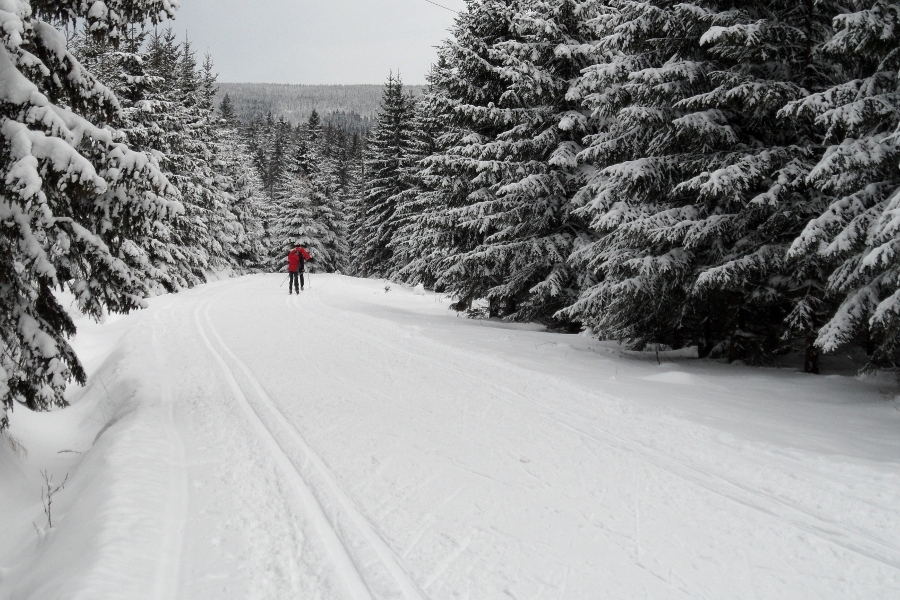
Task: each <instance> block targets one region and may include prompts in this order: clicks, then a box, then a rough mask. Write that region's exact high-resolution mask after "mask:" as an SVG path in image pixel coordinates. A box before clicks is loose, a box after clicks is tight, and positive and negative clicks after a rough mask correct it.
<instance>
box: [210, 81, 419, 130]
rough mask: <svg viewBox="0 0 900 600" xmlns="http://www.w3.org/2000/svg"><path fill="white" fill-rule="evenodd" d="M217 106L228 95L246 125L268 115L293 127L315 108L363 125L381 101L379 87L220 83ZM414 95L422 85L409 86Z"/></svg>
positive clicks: (320, 112) (380, 89)
mask: <svg viewBox="0 0 900 600" xmlns="http://www.w3.org/2000/svg"><path fill="white" fill-rule="evenodd" d="M218 86H219V94H218V99H217V102H216V104H217V105H218V102H220V101H221V99H222V97H223V96H224V95H225V94H226V93H227V94H228V95H229V96H230V97H231V100H232V101H233V102H234V109H235V113H236V114H237V116H238V118H239V119H241V120H242V121H244V122H247V121H251V120H253V119H256V118H261V117H264V116H265V115H266V114H268V113H270V112H271V113H272V114H273V115H274V116H276V117H278V116H283V117H284V119H285V120H286V121H288V122H290V123H292V124H294V125H296V124H298V123H303V122H305V121H306V120H307V119H308V118H309V115H310V113H311V112H312V110H313V109H316V111H317V112H318V113H319V114H321V115H331V114H332V113H336V114H340V113H346V115H347V117H346V118H348V119H352V116H351V115H352V113H356V114H358V115H359V116H360V117H361V121H362V122H368V121H370V120H371V119H372V118H373V117H374V116H375V113H376V112H377V110H378V105H379V103H380V102H381V91H382V86H380V85H288V84H275V83H219V84H218ZM405 89H407V90H409V91H410V92H411V93H413V94H414V95H416V96H418V95H419V94H420V93H421V92H422V89H423V88H422V86H414V85H411V86H406V88H405Z"/></svg>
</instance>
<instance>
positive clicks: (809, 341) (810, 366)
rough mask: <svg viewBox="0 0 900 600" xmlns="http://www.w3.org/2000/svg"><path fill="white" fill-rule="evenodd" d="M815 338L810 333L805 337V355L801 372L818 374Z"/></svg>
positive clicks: (817, 354)
mask: <svg viewBox="0 0 900 600" xmlns="http://www.w3.org/2000/svg"><path fill="white" fill-rule="evenodd" d="M815 342H816V336H815V335H813V334H812V333H808V334H807V335H806V353H805V355H804V357H803V372H804V373H812V374H813V375H818V374H819V351H818V350H816V345H815Z"/></svg>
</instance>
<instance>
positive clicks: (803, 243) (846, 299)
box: [784, 0, 900, 369]
mask: <svg viewBox="0 0 900 600" xmlns="http://www.w3.org/2000/svg"><path fill="white" fill-rule="evenodd" d="M834 26H835V33H834V35H833V36H832V37H831V38H830V39H828V40H827V41H825V42H824V43H823V44H822V45H821V50H822V52H824V54H825V55H826V56H828V57H830V58H832V59H833V60H835V61H837V62H838V63H840V65H841V66H842V67H843V69H844V71H843V73H842V75H843V77H842V79H841V80H840V81H839V82H837V83H836V84H835V85H834V86H832V87H830V88H828V89H827V90H824V91H821V92H818V93H815V94H812V95H811V96H809V97H808V98H804V99H802V100H799V101H797V102H794V103H792V104H791V105H789V106H788V107H786V108H785V110H784V114H785V115H786V116H789V117H792V118H795V119H798V120H802V121H806V122H810V121H812V122H813V123H814V124H815V126H817V127H818V128H819V129H820V131H821V132H822V135H823V138H824V141H825V143H826V144H828V147H827V150H826V151H825V152H824V153H823V155H822V156H821V158H820V160H819V162H818V163H817V164H815V166H813V167H812V169H810V170H808V171H806V172H805V173H804V175H806V181H807V182H808V183H809V184H811V185H813V186H815V187H816V188H817V189H819V190H821V192H822V193H823V194H827V195H831V196H834V201H833V202H832V203H831V205H830V206H828V207H827V209H825V210H822V211H821V213H820V214H819V215H817V216H816V218H815V219H813V220H811V221H810V223H809V224H808V225H807V227H806V228H805V230H804V231H803V233H802V234H801V235H800V236H798V237H797V239H796V241H795V242H794V244H793V246H792V247H791V256H792V257H794V258H797V259H800V260H812V259H816V258H819V259H822V260H827V261H829V262H830V263H832V264H834V265H835V266H836V269H835V270H834V272H833V273H832V274H831V276H830V277H829V279H828V290H829V291H830V293H831V295H832V297H833V298H835V299H838V300H839V301H841V304H840V308H839V309H838V310H837V311H836V314H834V315H833V316H832V318H831V319H830V320H829V321H828V323H827V324H826V325H825V326H824V327H823V328H822V329H821V330H820V332H819V335H818V339H817V346H818V347H819V348H821V349H822V350H823V351H825V352H832V351H835V350H837V349H838V348H840V347H842V346H845V345H847V344H850V343H853V342H857V343H862V344H864V345H865V346H867V351H868V353H869V364H868V368H870V369H877V368H892V369H896V368H897V367H898V366H900V261H898V260H897V256H898V249H900V218H898V215H900V3H897V2H885V1H882V0H858V1H854V2H850V3H849V5H848V7H847V11H846V12H843V13H842V14H840V15H838V16H836V17H835V20H834Z"/></svg>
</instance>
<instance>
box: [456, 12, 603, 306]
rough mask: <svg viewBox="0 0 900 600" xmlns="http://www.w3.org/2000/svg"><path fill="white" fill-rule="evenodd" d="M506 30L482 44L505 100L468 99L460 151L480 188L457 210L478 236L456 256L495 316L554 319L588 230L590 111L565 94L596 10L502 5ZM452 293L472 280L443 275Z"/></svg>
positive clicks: (569, 289)
mask: <svg viewBox="0 0 900 600" xmlns="http://www.w3.org/2000/svg"><path fill="white" fill-rule="evenodd" d="M506 5H507V6H508V7H509V8H510V9H511V10H512V14H511V21H510V23H509V25H508V26H509V36H508V37H507V38H506V39H503V38H501V39H497V40H495V41H493V43H491V44H490V45H489V46H487V47H486V52H487V54H486V60H485V61H484V62H483V68H488V69H490V70H491V71H492V72H493V76H494V78H495V79H496V80H497V82H498V88H499V89H498V91H499V92H500V95H499V97H498V98H497V99H496V101H489V102H487V103H486V104H481V105H478V106H468V107H467V109H469V111H470V112H469V113H468V118H469V119H471V120H472V122H473V123H472V124H473V125H474V127H471V128H472V129H476V130H478V129H480V130H489V129H492V131H491V132H490V135H483V136H480V137H477V138H476V137H474V136H473V137H470V138H468V139H466V140H465V141H464V142H463V144H460V145H459V146H457V147H456V148H454V152H456V153H457V154H458V156H459V158H460V159H462V160H463V161H466V162H469V163H470V165H468V166H467V167H466V168H467V169H468V170H470V171H474V172H476V173H477V174H478V175H477V180H478V181H479V183H481V184H482V186H483V187H481V189H479V190H478V192H476V193H475V194H473V195H472V196H470V198H469V202H468V203H467V204H466V205H465V206H462V207H460V208H458V209H456V210H455V213H456V214H455V220H456V222H457V223H458V225H459V226H460V227H461V228H462V229H464V230H468V231H469V232H470V234H469V235H470V237H475V236H478V235H480V236H482V240H481V243H479V244H478V245H477V246H476V247H474V248H471V249H469V250H468V251H466V252H463V253H461V254H460V255H459V256H458V259H459V262H460V266H461V269H462V270H461V271H460V272H461V273H481V274H483V276H482V277H481V278H480V279H481V281H482V283H483V284H484V285H485V286H486V287H485V288H483V289H479V290H477V294H478V295H479V296H481V297H484V298H486V299H487V300H488V301H489V305H490V306H491V307H492V313H494V314H502V315H504V316H506V317H507V318H510V319H527V320H542V321H554V320H555V319H554V318H553V317H554V314H555V313H556V312H557V311H558V310H559V309H561V308H563V307H564V306H567V305H568V304H570V303H571V302H573V301H574V300H575V297H576V293H575V291H574V290H573V286H572V284H573V281H574V278H573V275H572V273H571V272H570V270H569V266H568V264H567V260H568V258H569V255H570V254H571V252H572V249H573V247H574V246H575V244H576V242H578V241H579V240H580V239H581V238H583V237H584V236H585V231H586V227H585V226H584V225H585V224H584V223H582V220H581V219H580V218H579V217H576V216H575V215H573V214H572V208H573V207H572V204H571V198H572V196H573V195H574V194H575V192H576V191H577V190H578V189H579V188H580V187H581V186H582V185H583V184H584V180H583V178H582V175H581V171H580V169H579V165H578V163H577V160H576V156H577V155H578V153H579V152H580V151H581V150H582V147H581V144H580V142H581V140H582V138H584V136H585V135H586V133H587V130H586V125H587V118H586V115H584V114H582V112H581V111H580V108H581V107H580V105H579V104H578V103H576V102H574V101H571V100H568V99H567V97H566V95H567V93H568V91H569V88H570V85H571V83H572V81H574V80H575V79H576V78H577V77H578V76H579V75H580V73H581V71H582V69H583V68H584V67H586V66H587V64H588V62H587V56H586V51H589V50H590V48H591V47H590V46H589V45H588V44H586V43H585V42H586V39H587V37H586V31H584V26H585V22H586V19H587V18H588V17H589V16H590V12H587V13H586V12H585V11H591V10H592V7H591V6H590V5H585V4H583V3H579V2H575V1H573V0H562V1H555V2H549V1H539V0H528V1H522V2H515V3H508V4H506ZM443 283H444V285H445V286H446V287H447V288H448V289H450V290H452V291H458V290H459V291H461V290H466V289H467V288H468V287H469V282H468V281H467V280H466V275H464V276H463V278H462V280H456V279H455V277H453V276H445V277H444V278H443Z"/></svg>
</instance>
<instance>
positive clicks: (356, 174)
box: [345, 139, 369, 277]
mask: <svg viewBox="0 0 900 600" xmlns="http://www.w3.org/2000/svg"><path fill="white" fill-rule="evenodd" d="M365 155H366V144H365V139H361V140H360V141H359V149H358V153H357V154H356V155H355V156H354V160H353V161H352V162H351V164H350V182H349V186H348V192H347V200H346V202H345V206H346V211H347V212H346V214H347V249H348V261H347V268H348V273H349V274H350V275H354V276H356V277H368V276H369V271H368V262H367V260H366V239H367V238H368V230H367V229H366V221H367V220H368V215H367V214H366V201H365V199H366V163H365Z"/></svg>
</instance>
